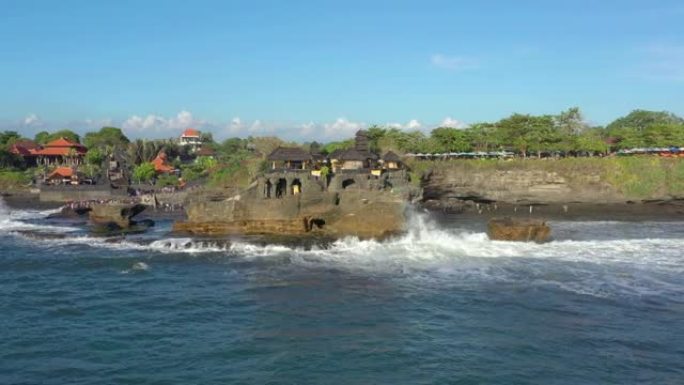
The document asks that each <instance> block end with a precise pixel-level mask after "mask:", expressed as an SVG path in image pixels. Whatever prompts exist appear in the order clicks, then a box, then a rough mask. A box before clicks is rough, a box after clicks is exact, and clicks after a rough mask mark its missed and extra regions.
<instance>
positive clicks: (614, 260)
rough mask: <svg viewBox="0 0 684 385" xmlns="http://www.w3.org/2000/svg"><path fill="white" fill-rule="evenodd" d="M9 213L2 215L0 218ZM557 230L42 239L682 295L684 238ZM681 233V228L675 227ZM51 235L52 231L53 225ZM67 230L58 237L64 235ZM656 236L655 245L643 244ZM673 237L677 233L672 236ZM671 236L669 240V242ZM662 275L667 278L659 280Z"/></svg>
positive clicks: (415, 224)
mask: <svg viewBox="0 0 684 385" xmlns="http://www.w3.org/2000/svg"><path fill="white" fill-rule="evenodd" d="M2 210H3V209H2V207H0V231H7V230H8V229H9V230H21V229H28V230H36V229H43V227H42V226H39V225H32V224H29V223H25V222H22V221H19V220H13V219H10V218H9V217H8V216H7V214H3V211H2ZM5 213H6V211H5ZM559 225H560V226H561V227H565V228H566V229H571V230H572V231H578V232H579V233H582V234H583V237H580V239H581V240H560V241H553V242H550V243H546V244H535V243H518V242H500V241H491V240H489V239H488V237H487V235H486V234H484V233H481V232H472V231H467V230H464V229H454V228H445V227H442V226H440V225H438V224H436V223H435V222H433V221H431V220H430V218H429V217H428V216H427V215H425V214H414V215H412V216H411V217H410V220H409V223H408V232H407V233H406V234H404V235H402V236H397V237H395V238H392V239H388V240H385V241H374V240H359V239H357V238H353V237H347V238H344V239H340V240H337V241H335V242H333V243H331V244H327V245H324V246H318V247H316V246H314V247H311V248H303V247H289V246H283V245H273V244H271V245H258V244H254V243H250V242H246V241H239V240H238V241H232V242H229V241H226V242H222V241H206V240H195V239H192V238H163V239H159V240H155V241H153V242H151V243H148V244H143V243H139V242H135V241H132V240H127V239H125V238H118V239H111V238H110V239H105V238H97V237H90V236H77V237H73V236H68V237H65V238H60V239H45V240H44V243H45V244H46V245H47V246H48V247H53V246H59V245H71V244H82V245H87V246H90V247H96V248H105V249H112V250H122V251H126V250H137V251H142V252H145V251H147V252H154V253H162V254H169V253H186V254H189V255H197V254H203V253H213V254H218V255H221V254H223V255H226V256H229V257H230V258H243V259H253V260H264V261H268V260H269V259H274V258H275V259H277V258H287V259H288V260H289V261H290V262H291V263H293V264H295V265H302V266H303V267H318V266H321V267H335V268H342V269H350V270H366V271H370V272H379V273H391V274H395V273H399V274H403V275H407V276H416V277H420V276H423V275H425V274H427V275H428V276H429V277H431V278H430V279H432V278H434V274H438V275H440V276H442V277H445V276H446V277H449V279H450V280H451V281H458V280H462V281H468V280H476V281H477V280H499V281H516V280H521V279H522V280H526V281H529V282H531V283H535V284H539V285H549V286H555V287H558V288H559V289H562V290H570V291H574V292H577V293H580V294H591V295H596V296H602V295H604V293H606V292H607V293H614V292H620V293H629V294H653V293H658V292H660V291H662V290H670V291H672V290H675V291H676V290H679V291H681V290H682V287H681V285H678V284H677V283H672V282H671V281H670V280H669V279H670V278H668V277H675V276H681V275H682V274H683V273H684V253H682V250H683V249H684V239H682V238H658V237H657V236H660V235H662V234H664V232H666V231H665V230H663V229H668V228H671V225H667V224H658V223H650V224H648V225H646V224H628V225H627V224H625V223H623V222H615V223H613V222H603V223H601V224H599V225H600V226H597V224H596V223H595V222H573V223H571V224H570V225H568V224H567V223H562V224H559ZM676 225H677V226H679V228H682V227H683V226H682V224H681V223H679V224H676ZM639 226H643V227H644V229H648V231H647V232H645V233H644V234H642V238H631V239H630V238H628V239H615V238H612V239H591V238H590V236H589V237H588V236H587V235H586V234H584V231H583V228H586V229H585V230H587V229H588V230H587V231H588V232H591V231H593V230H591V229H597V228H600V229H602V231H603V232H604V233H606V234H609V233H610V232H611V229H615V231H617V232H620V231H622V230H624V227H628V228H629V229H630V230H629V231H631V233H638V232H639V228H640V227H639ZM53 228H55V227H54V226H53ZM69 230H73V229H69V228H65V229H58V231H69ZM649 234H652V235H654V237H653V238H643V237H646V236H649ZM676 234H677V231H675V232H674V235H675V236H676ZM672 235H673V234H670V236H672ZM663 276H665V277H666V278H663Z"/></svg>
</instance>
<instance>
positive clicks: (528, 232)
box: [487, 218, 551, 242]
mask: <svg viewBox="0 0 684 385" xmlns="http://www.w3.org/2000/svg"><path fill="white" fill-rule="evenodd" d="M487 235H488V236H489V239H492V240H497V241H522V242H530V241H533V242H547V241H549V240H550V239H551V228H550V227H549V225H547V224H546V222H545V221H543V220H541V219H532V218H530V219H512V218H494V219H491V220H490V221H489V223H488V224H487Z"/></svg>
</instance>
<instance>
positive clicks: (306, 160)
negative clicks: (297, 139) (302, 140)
mask: <svg viewBox="0 0 684 385" xmlns="http://www.w3.org/2000/svg"><path fill="white" fill-rule="evenodd" d="M267 159H268V161H269V162H271V169H272V170H276V169H286V170H306V169H310V168H311V166H312V163H313V157H312V156H311V154H310V153H308V152H306V151H304V150H302V149H301V148H298V147H278V148H276V149H275V150H273V152H271V154H269V155H268V158H267Z"/></svg>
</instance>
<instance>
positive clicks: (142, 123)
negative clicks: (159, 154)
mask: <svg viewBox="0 0 684 385" xmlns="http://www.w3.org/2000/svg"><path fill="white" fill-rule="evenodd" d="M205 124H207V122H206V121H204V120H199V119H195V118H194V117H193V116H192V113H191V112H190V111H186V110H183V111H181V112H179V113H178V114H177V115H176V116H175V117H170V118H165V117H163V116H158V115H147V116H145V117H141V116H138V115H133V116H131V117H130V118H128V119H126V120H125V121H124V122H123V123H122V124H121V128H123V129H124V130H125V131H129V132H131V133H132V134H134V136H137V135H138V134H140V136H177V135H179V134H180V132H181V131H182V130H184V129H186V128H189V127H193V128H200V127H202V126H204V125H205Z"/></svg>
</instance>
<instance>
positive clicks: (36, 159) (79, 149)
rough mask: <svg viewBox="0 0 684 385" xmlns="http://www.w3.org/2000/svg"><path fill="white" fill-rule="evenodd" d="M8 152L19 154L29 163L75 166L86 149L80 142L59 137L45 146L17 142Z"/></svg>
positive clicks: (29, 142)
mask: <svg viewBox="0 0 684 385" xmlns="http://www.w3.org/2000/svg"><path fill="white" fill-rule="evenodd" d="M10 152H12V153H14V154H17V155H20V156H21V157H23V158H24V160H25V161H26V163H27V164H30V165H33V164H36V165H46V166H50V165H70V166H77V165H79V164H81V163H83V157H84V156H85V154H86V153H87V152H88V149H87V148H86V147H85V146H83V145H82V144H80V143H77V142H72V141H70V140H69V139H66V138H59V139H55V140H53V141H51V142H49V143H48V144H46V145H45V146H38V145H37V144H35V143H34V142H31V141H22V142H17V143H15V144H14V145H12V147H11V148H10Z"/></svg>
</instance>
